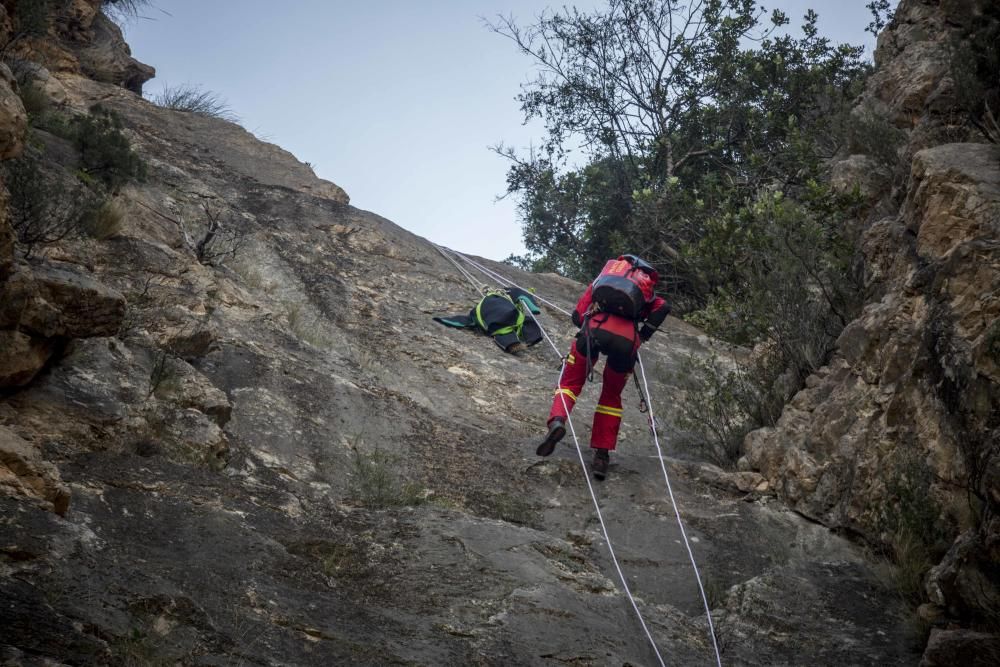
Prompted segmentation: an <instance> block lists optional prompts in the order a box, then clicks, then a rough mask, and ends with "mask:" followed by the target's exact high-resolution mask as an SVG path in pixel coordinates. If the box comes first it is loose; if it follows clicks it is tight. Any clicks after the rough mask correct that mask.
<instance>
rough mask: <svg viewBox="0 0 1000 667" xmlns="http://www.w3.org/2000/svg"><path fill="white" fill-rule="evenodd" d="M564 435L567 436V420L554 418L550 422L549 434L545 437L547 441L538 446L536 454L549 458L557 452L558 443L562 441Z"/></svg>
mask: <svg viewBox="0 0 1000 667" xmlns="http://www.w3.org/2000/svg"><path fill="white" fill-rule="evenodd" d="M564 435H566V420H565V419H563V418H561V417H555V418H553V419H552V421H550V422H549V432H548V433H547V434H546V435H545V440H543V441H542V444H540V445H538V449H536V450H535V453H536V454H538V455H539V456H548V455H549V454H551V453H552V452H553V451H554V450H555V448H556V443H558V442H559V441H560V440H562V439H563V436H564Z"/></svg>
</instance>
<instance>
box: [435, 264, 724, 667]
mask: <svg viewBox="0 0 1000 667" xmlns="http://www.w3.org/2000/svg"><path fill="white" fill-rule="evenodd" d="M435 247H437V248H438V251H439V252H441V254H442V255H445V256H446V257H448V255H446V254H445V251H444V249H443V248H442V247H440V246H435ZM450 252H452V253H454V254H455V255H456V256H457V257H460V258H461V259H462V260H464V261H465V262H467V263H468V264H470V265H471V266H473V267H475V268H477V269H478V270H479V271H480V272H482V273H483V274H484V275H486V276H488V277H490V278H492V279H493V280H495V281H496V282H498V283H500V284H501V285H505V286H508V287H517V288H518V289H522V290H524V288H523V287H520V286H519V285H517V284H516V283H514V282H513V281H511V280H509V279H507V278H505V277H503V276H502V275H500V274H498V273H496V272H495V271H492V270H491V269H488V268H486V267H484V266H482V265H481V264H479V263H478V262H475V261H473V260H471V259H470V258H468V257H466V256H465V255H463V254H462V253H459V252H456V251H454V250H451V251H450ZM449 259H452V258H450V257H449ZM452 263H453V264H455V265H456V266H458V263H457V262H455V261H454V259H452ZM463 273H466V272H465V271H463ZM470 282H472V281H471V280H470ZM473 284H474V283H473ZM524 291H528V290H524ZM535 296H536V298H537V299H538V300H539V301H541V302H542V303H544V304H546V305H548V306H551V307H552V308H554V309H555V310H557V311H559V312H562V313H564V314H566V315H569V314H570V313H569V311H567V310H565V309H563V308H561V307H559V306H557V305H556V304H554V303H551V302H549V301H547V300H545V299H544V298H542V297H540V296H537V295H535ZM528 314H529V315H530V316H531V318H532V319H533V320H534V321H535V324H537V325H538V328H539V330H540V331H541V332H542V335H543V336H544V337H545V340H546V341H548V343H549V345H550V346H551V347H552V349H553V350H554V351H555V353H556V356H558V357H560V358H561V359H562V365H561V367H560V370H559V379H558V381H557V383H556V387H557V388H558V387H559V386H560V385H561V384H562V379H563V375H564V374H565V372H566V363H567V358H566V357H563V356H562V354H561V353H560V352H559V348H558V346H556V344H555V342H554V341H553V340H552V337H551V336H549V333H548V331H546V330H545V327H543V326H542V323H541V322H539V321H538V318H537V317H536V316H535V313H533V312H530V311H529V313H528ZM636 362H637V365H638V366H639V373H640V374H641V375H642V387H644V388H645V391H643V389H642V388H641V387H640V385H639V379H638V377H636V376H635V374H634V372H633V378H634V379H635V383H636V388H637V389H639V396H640V399H641V402H642V403H643V404H645V406H646V409H647V410H648V413H647V417H648V420H649V425H650V431H651V432H652V434H653V443H654V444H655V446H656V453H657V458H658V459H659V460H660V469H661V470H662V471H663V479H664V481H665V482H666V485H667V494H668V495H669V497H670V504H671V505H672V506H673V508H674V516H675V517H676V519H677V526H678V527H679V528H680V533H681V537H682V538H683V541H684V546H685V548H686V549H687V553H688V558H689V559H690V561H691V567H692V569H693V570H694V576H695V581H696V582H697V583H698V591H699V592H700V593H701V600H702V603H703V605H704V608H705V616H706V618H707V619H708V630H709V636H710V637H711V640H712V648H713V649H714V651H715V662H716V665H717V666H718V667H722V657H721V654H720V652H719V644H718V641H717V640H716V637H715V624H714V623H713V622H712V612H711V609H710V607H709V605H708V596H707V595H706V594H705V587H704V586H703V585H702V582H701V574H700V572H699V571H698V564H697V563H696V562H695V558H694V551H693V550H692V549H691V542H690V540H689V539H688V536H687V531H686V530H685V529H684V522H683V520H682V519H681V513H680V509H679V508H678V506H677V500H676V499H675V498H674V491H673V487H672V485H671V484H670V476H669V475H668V474H667V466H666V463H665V462H664V456H663V450H662V448H661V447H660V440H659V436H658V435H657V433H656V421H655V418H654V416H653V409H652V404H651V402H649V401H647V400H646V396H647V395H649V383H648V381H647V380H646V371H645V368H644V367H643V364H642V356H641V355H640V354H639V353H638V352H637V353H636ZM559 396H560V398H561V400H562V403H563V411H564V412H565V413H566V425H567V426H568V427H569V431H570V433H571V434H572V436H573V442H574V444H575V446H576V453H577V457H578V458H579V460H580V466H581V467H582V468H583V473H584V474H583V476H584V479H585V480H586V482H587V490H588V491H590V498H591V500H592V501H593V503H594V510H595V512H596V513H597V520H598V522H599V523H600V525H601V532H602V533H603V535H604V542H605V544H607V547H608V553H609V554H610V556H611V561H612V563H614V566H615V570H616V571H617V572H618V578H619V580H620V581H621V584H622V588H623V590H624V591H625V595H626V597H628V600H629V602H630V603H631V605H632V609H633V610H634V611H635V614H636V617H637V618H638V619H639V624H640V625H641V626H642V629H643V631H644V632H645V633H646V638H647V639H648V640H649V644H650V646H652V648H653V652H654V653H655V654H656V658H657V660H659V662H660V665H661V667H666V663H665V662H664V660H663V657H662V656H661V655H660V650H659V648H658V647H657V645H656V641H655V640H654V639H653V635H652V634H651V633H650V631H649V628H648V627H647V626H646V621H645V619H644V618H643V616H642V612H640V611H639V606H638V604H637V603H636V601H635V598H634V597H633V595H632V591H631V589H630V588H629V585H628V582H627V580H626V579H625V574H624V572H623V571H622V569H621V565H620V564H619V563H618V557H617V556H616V555H615V550H614V547H613V546H612V544H611V537H610V536H609V535H608V528H607V525H606V524H605V523H604V515H603V513H602V512H601V506H600V503H599V502H598V500H597V494H596V493H595V492H594V485H593V483H592V482H591V481H590V474H589V472H588V471H587V463H586V461H585V460H584V457H583V449H582V448H581V447H580V440H579V438H578V437H577V435H576V428H575V427H574V426H573V420H572V418H571V416H570V410H569V406H568V405H567V403H566V396H565V395H564V394H562V393H560V394H559Z"/></svg>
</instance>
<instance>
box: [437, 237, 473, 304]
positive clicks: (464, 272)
mask: <svg viewBox="0 0 1000 667" xmlns="http://www.w3.org/2000/svg"><path fill="white" fill-rule="evenodd" d="M431 245H433V246H434V247H435V248H437V251H438V252H439V253H441V255H442V256H443V257H444V258H445V259H447V260H448V261H449V262H451V263H452V264H454V265H455V268H456V269H458V271H459V273H461V274H462V275H463V276H465V279H466V280H468V281H469V284H470V285H472V289H473V290H475V291H476V292H477V293H479V294H482V293H483V292H484V291H485V290H486V283H484V282H480V281H479V280H477V279H476V278H475V276H473V275H472V274H471V273H469V271H467V270H466V268H465V267H464V266H462V265H461V264H459V263H458V262H456V261H455V258H454V257H452V256H451V255H449V254H448V253H446V252H445V249H444V248H442V247H441V246H439V245H436V244H433V243H432V244H431ZM452 252H454V251H452Z"/></svg>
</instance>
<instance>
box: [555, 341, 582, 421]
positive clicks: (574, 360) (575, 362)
mask: <svg viewBox="0 0 1000 667" xmlns="http://www.w3.org/2000/svg"><path fill="white" fill-rule="evenodd" d="M585 354H586V353H583V354H581V353H580V352H579V351H578V349H577V341H575V340H574V341H573V344H572V345H571V346H570V348H569V356H568V357H567V358H566V364H565V367H564V368H563V372H562V377H561V378H559V388H558V389H557V390H556V395H555V397H554V398H553V399H552V408H551V409H550V410H549V419H548V423H549V424H551V423H552V420H553V419H556V418H559V419H562V420H563V421H565V420H566V418H567V417H568V416H569V413H570V412H572V410H573V406H574V405H576V399H577V397H578V396H579V395H580V391H581V390H583V385H584V383H586V382H587V358H586V356H585Z"/></svg>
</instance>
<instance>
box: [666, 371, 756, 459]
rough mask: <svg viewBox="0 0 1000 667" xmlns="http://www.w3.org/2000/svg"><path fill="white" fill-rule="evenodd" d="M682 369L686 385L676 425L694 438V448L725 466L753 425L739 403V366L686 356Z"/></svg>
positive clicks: (740, 389)
mask: <svg viewBox="0 0 1000 667" xmlns="http://www.w3.org/2000/svg"><path fill="white" fill-rule="evenodd" d="M682 373H683V374H684V375H685V377H686V380H687V381H688V382H689V389H688V390H687V391H686V392H685V395H684V399H683V400H682V401H681V402H680V406H679V407H680V416H679V417H678V420H677V425H678V426H679V427H680V428H682V429H684V430H686V431H689V432H691V433H692V434H693V435H694V436H695V438H696V445H695V447H694V449H695V451H696V452H697V453H698V454H700V455H702V456H705V457H706V458H707V459H708V460H710V461H712V462H713V463H715V464H717V465H721V466H724V467H728V466H731V465H732V464H733V463H735V461H736V460H737V459H738V458H739V456H740V449H741V447H742V446H743V438H744V437H745V436H746V434H747V433H749V432H750V430H751V429H752V428H753V427H754V424H753V422H752V420H751V419H750V415H749V414H747V412H746V410H744V409H743V406H742V405H741V403H742V401H741V398H742V397H741V396H740V393H741V392H742V391H744V387H743V384H742V382H741V380H742V378H741V377H740V375H739V371H738V370H733V369H727V368H725V367H724V366H723V365H722V364H721V363H720V362H719V360H718V359H717V358H714V357H713V358H710V359H693V358H689V359H687V360H685V362H684V364H683V370H682Z"/></svg>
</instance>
